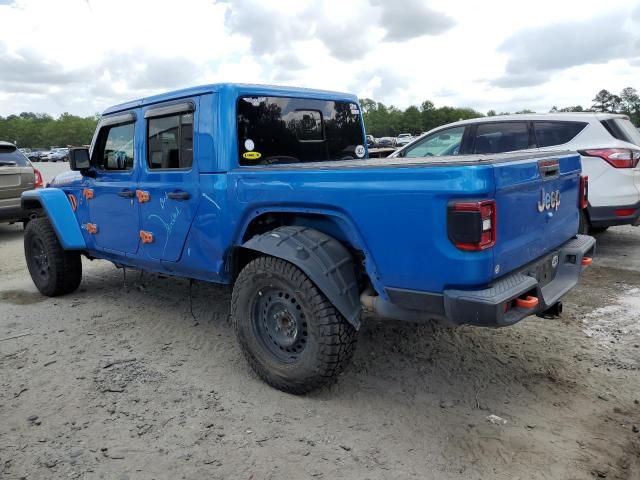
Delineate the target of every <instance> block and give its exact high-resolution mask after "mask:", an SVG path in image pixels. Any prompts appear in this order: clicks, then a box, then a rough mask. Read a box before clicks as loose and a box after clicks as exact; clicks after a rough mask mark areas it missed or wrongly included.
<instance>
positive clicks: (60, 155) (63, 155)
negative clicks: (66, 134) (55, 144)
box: [43, 148, 69, 162]
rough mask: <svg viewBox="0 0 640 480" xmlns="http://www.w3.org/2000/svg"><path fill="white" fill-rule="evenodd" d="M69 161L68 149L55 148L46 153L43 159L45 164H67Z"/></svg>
mask: <svg viewBox="0 0 640 480" xmlns="http://www.w3.org/2000/svg"><path fill="white" fill-rule="evenodd" d="M68 160H69V149H68V148H55V149H53V150H51V151H50V152H48V153H47V154H46V155H45V156H44V157H43V161H45V162H67V161H68Z"/></svg>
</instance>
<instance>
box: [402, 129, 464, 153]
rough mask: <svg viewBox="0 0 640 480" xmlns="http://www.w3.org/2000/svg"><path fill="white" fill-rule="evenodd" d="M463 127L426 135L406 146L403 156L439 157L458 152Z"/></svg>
mask: <svg viewBox="0 0 640 480" xmlns="http://www.w3.org/2000/svg"><path fill="white" fill-rule="evenodd" d="M464 129H465V127H455V128H448V129H446V130H440V131H439V132H435V133H432V134H431V135H428V136H426V137H425V138H423V139H422V140H420V141H419V142H417V143H415V144H414V145H412V146H410V147H408V148H407V149H406V150H405V151H404V155H403V157H406V158H419V157H439V156H449V155H459V154H460V144H461V143H462V137H463V135H464Z"/></svg>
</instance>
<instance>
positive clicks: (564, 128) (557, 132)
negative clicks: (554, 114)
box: [533, 122, 587, 148]
mask: <svg viewBox="0 0 640 480" xmlns="http://www.w3.org/2000/svg"><path fill="white" fill-rule="evenodd" d="M586 126H587V124H586V123H584V122H533V129H534V131H535V132H536V141H537V145H538V147H540V148H542V147H552V146H554V145H563V144H565V143H567V142H570V141H571V140H573V139H574V138H575V137H576V135H578V134H579V133H580V132H581V131H582V130H583V129H584V127H586Z"/></svg>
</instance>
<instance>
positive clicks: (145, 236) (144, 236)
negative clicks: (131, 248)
mask: <svg viewBox="0 0 640 480" xmlns="http://www.w3.org/2000/svg"><path fill="white" fill-rule="evenodd" d="M140 240H142V243H151V242H153V233H151V232H147V231H145V230H140Z"/></svg>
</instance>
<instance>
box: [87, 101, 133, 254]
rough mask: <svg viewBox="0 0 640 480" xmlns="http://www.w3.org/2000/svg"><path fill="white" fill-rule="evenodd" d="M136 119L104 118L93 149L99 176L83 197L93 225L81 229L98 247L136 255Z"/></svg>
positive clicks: (125, 117)
mask: <svg viewBox="0 0 640 480" xmlns="http://www.w3.org/2000/svg"><path fill="white" fill-rule="evenodd" d="M134 138H135V116H134V115H133V114H132V113H129V114H124V115H117V116H114V117H111V118H110V117H105V118H104V119H103V120H102V122H101V127H100V130H99V131H98V136H97V137H96V142H95V144H94V147H93V151H92V157H91V161H92V164H93V166H94V167H95V170H96V177H95V179H93V181H92V182H89V183H88V185H87V187H86V188H84V190H83V192H82V195H83V196H84V197H85V198H84V200H85V201H86V202H87V204H88V205H89V218H90V223H87V224H83V225H82V227H83V228H84V229H86V230H87V231H88V232H89V233H91V234H92V235H93V236H94V238H95V245H96V248H97V249H99V250H105V251H110V252H114V253H125V254H134V253H136V252H137V250H138V243H139V233H138V231H139V216H138V203H137V202H136V198H135V192H136V186H137V178H138V168H136V162H135V157H136V151H135V148H134V145H135V142H134Z"/></svg>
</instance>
